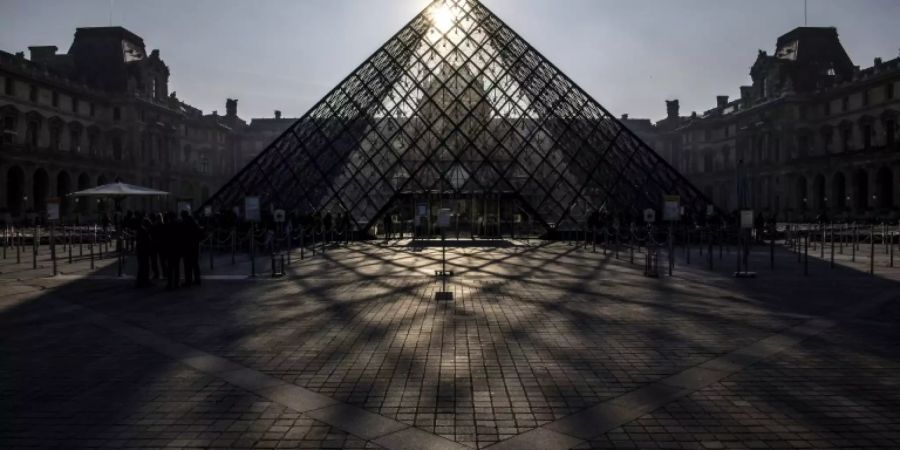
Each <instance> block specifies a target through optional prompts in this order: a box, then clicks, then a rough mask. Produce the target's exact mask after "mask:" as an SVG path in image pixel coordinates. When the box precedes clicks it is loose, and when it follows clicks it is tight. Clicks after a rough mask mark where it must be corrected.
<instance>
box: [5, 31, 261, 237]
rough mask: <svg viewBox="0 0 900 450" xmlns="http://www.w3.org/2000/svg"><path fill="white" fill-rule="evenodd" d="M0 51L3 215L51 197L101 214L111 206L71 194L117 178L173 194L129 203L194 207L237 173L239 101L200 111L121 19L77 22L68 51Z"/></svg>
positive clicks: (22, 213) (22, 214) (32, 211)
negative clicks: (107, 23) (90, 24)
mask: <svg viewBox="0 0 900 450" xmlns="http://www.w3.org/2000/svg"><path fill="white" fill-rule="evenodd" d="M29 50H30V55H28V57H26V56H25V54H24V53H15V54H11V53H6V52H0V127H2V130H0V131H2V139H0V186H2V187H3V194H2V195H0V216H3V218H7V219H9V218H11V219H13V220H20V219H23V218H26V217H28V216H31V217H35V216H37V217H41V216H42V214H43V213H44V211H45V204H46V202H47V201H48V199H59V200H61V214H62V215H63V216H64V218H65V219H69V220H73V219H74V218H75V217H76V215H81V216H82V217H83V218H84V219H87V220H94V219H96V213H97V212H98V211H100V210H104V209H107V208H110V205H107V204H106V203H104V202H100V203H98V202H97V201H96V200H93V201H90V202H89V201H85V200H81V201H79V202H75V201H74V200H71V199H67V198H66V195H67V194H69V193H71V192H74V191H76V190H82V189H87V188H91V187H95V186H98V185H102V184H105V183H111V182H114V181H115V180H117V179H118V180H121V181H122V182H125V183H130V184H137V185H142V186H147V187H152V188H156V189H160V190H163V191H167V192H170V193H171V194H172V195H171V197H170V198H169V199H160V200H142V201H129V203H126V205H125V206H126V207H128V208H141V209H162V208H172V207H174V204H175V202H176V201H179V200H180V201H184V200H189V201H192V202H193V205H194V207H199V205H200V203H201V202H202V201H203V200H205V199H206V198H208V197H209V196H210V193H211V192H214V190H215V189H216V188H217V187H218V186H220V185H221V184H222V183H223V182H224V181H225V180H227V179H228V178H229V177H230V176H231V175H232V174H233V173H234V171H235V167H236V165H237V164H238V162H237V160H239V159H240V158H241V154H240V144H239V142H240V136H239V133H240V132H241V130H243V129H245V126H246V123H245V122H244V121H243V120H241V119H240V118H238V116H237V100H228V101H227V102H226V105H225V106H226V113H225V114H224V115H219V114H218V113H213V114H204V113H203V112H201V111H200V110H199V109H197V108H194V107H192V106H190V105H189V104H187V103H185V102H183V101H182V100H180V99H179V98H178V96H177V95H176V93H175V92H169V89H168V81H169V68H168V67H167V65H166V64H165V62H163V60H162V59H161V57H160V53H159V51H158V50H153V51H152V52H149V53H148V52H147V51H146V49H145V46H144V41H143V39H142V38H141V37H140V36H137V35H136V34H134V33H132V32H130V31H128V30H126V29H124V28H121V27H102V28H79V29H77V30H76V33H75V38H74V41H73V43H72V46H71V48H70V49H69V51H68V53H65V54H61V53H58V49H57V47H55V46H35V47H29Z"/></svg>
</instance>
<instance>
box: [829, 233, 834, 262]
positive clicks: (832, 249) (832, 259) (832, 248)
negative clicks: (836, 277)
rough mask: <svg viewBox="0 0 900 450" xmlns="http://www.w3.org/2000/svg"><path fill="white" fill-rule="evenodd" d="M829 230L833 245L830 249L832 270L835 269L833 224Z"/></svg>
mask: <svg viewBox="0 0 900 450" xmlns="http://www.w3.org/2000/svg"><path fill="white" fill-rule="evenodd" d="M829 230H830V232H831V239H830V242H831V245H830V247H831V268H832V269H834V225H833V224H832V226H831V228H830V229H829Z"/></svg>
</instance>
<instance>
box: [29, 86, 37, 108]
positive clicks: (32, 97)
mask: <svg viewBox="0 0 900 450" xmlns="http://www.w3.org/2000/svg"><path fill="white" fill-rule="evenodd" d="M28 100H29V101H31V102H33V103H37V101H38V87H37V86H35V85H33V84H32V85H31V87H29V88H28Z"/></svg>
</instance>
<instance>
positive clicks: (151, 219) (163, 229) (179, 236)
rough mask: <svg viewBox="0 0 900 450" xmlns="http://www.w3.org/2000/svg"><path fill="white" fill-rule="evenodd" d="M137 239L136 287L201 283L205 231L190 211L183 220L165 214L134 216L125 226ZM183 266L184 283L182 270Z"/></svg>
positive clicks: (172, 214) (135, 249)
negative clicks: (201, 248) (155, 284)
mask: <svg viewBox="0 0 900 450" xmlns="http://www.w3.org/2000/svg"><path fill="white" fill-rule="evenodd" d="M124 225H125V227H126V228H127V229H129V230H130V231H131V232H132V233H133V236H134V251H135V254H136V255H137V263H138V268H137V287H148V286H152V285H153V283H152V281H151V273H152V280H159V279H161V278H165V279H166V288H167V289H169V290H172V289H176V288H178V287H179V286H191V285H199V284H200V243H201V242H202V241H203V228H202V227H201V226H200V225H199V224H198V223H197V221H196V220H195V219H194V217H193V216H192V215H191V214H190V213H188V212H187V211H182V212H181V215H180V217H179V216H178V215H176V214H175V213H173V212H169V213H166V214H162V213H159V214H152V215H143V214H140V213H137V214H134V215H133V216H132V217H127V216H126V220H125V223H124ZM182 265H183V266H184V283H183V284H182V283H181V267H182Z"/></svg>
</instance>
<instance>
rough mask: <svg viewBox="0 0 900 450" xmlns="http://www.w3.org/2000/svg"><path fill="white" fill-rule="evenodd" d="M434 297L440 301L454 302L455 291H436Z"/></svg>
mask: <svg viewBox="0 0 900 450" xmlns="http://www.w3.org/2000/svg"><path fill="white" fill-rule="evenodd" d="M434 299H435V300H436V301H439V302H452V301H453V293H452V292H436V293H435V294H434Z"/></svg>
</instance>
